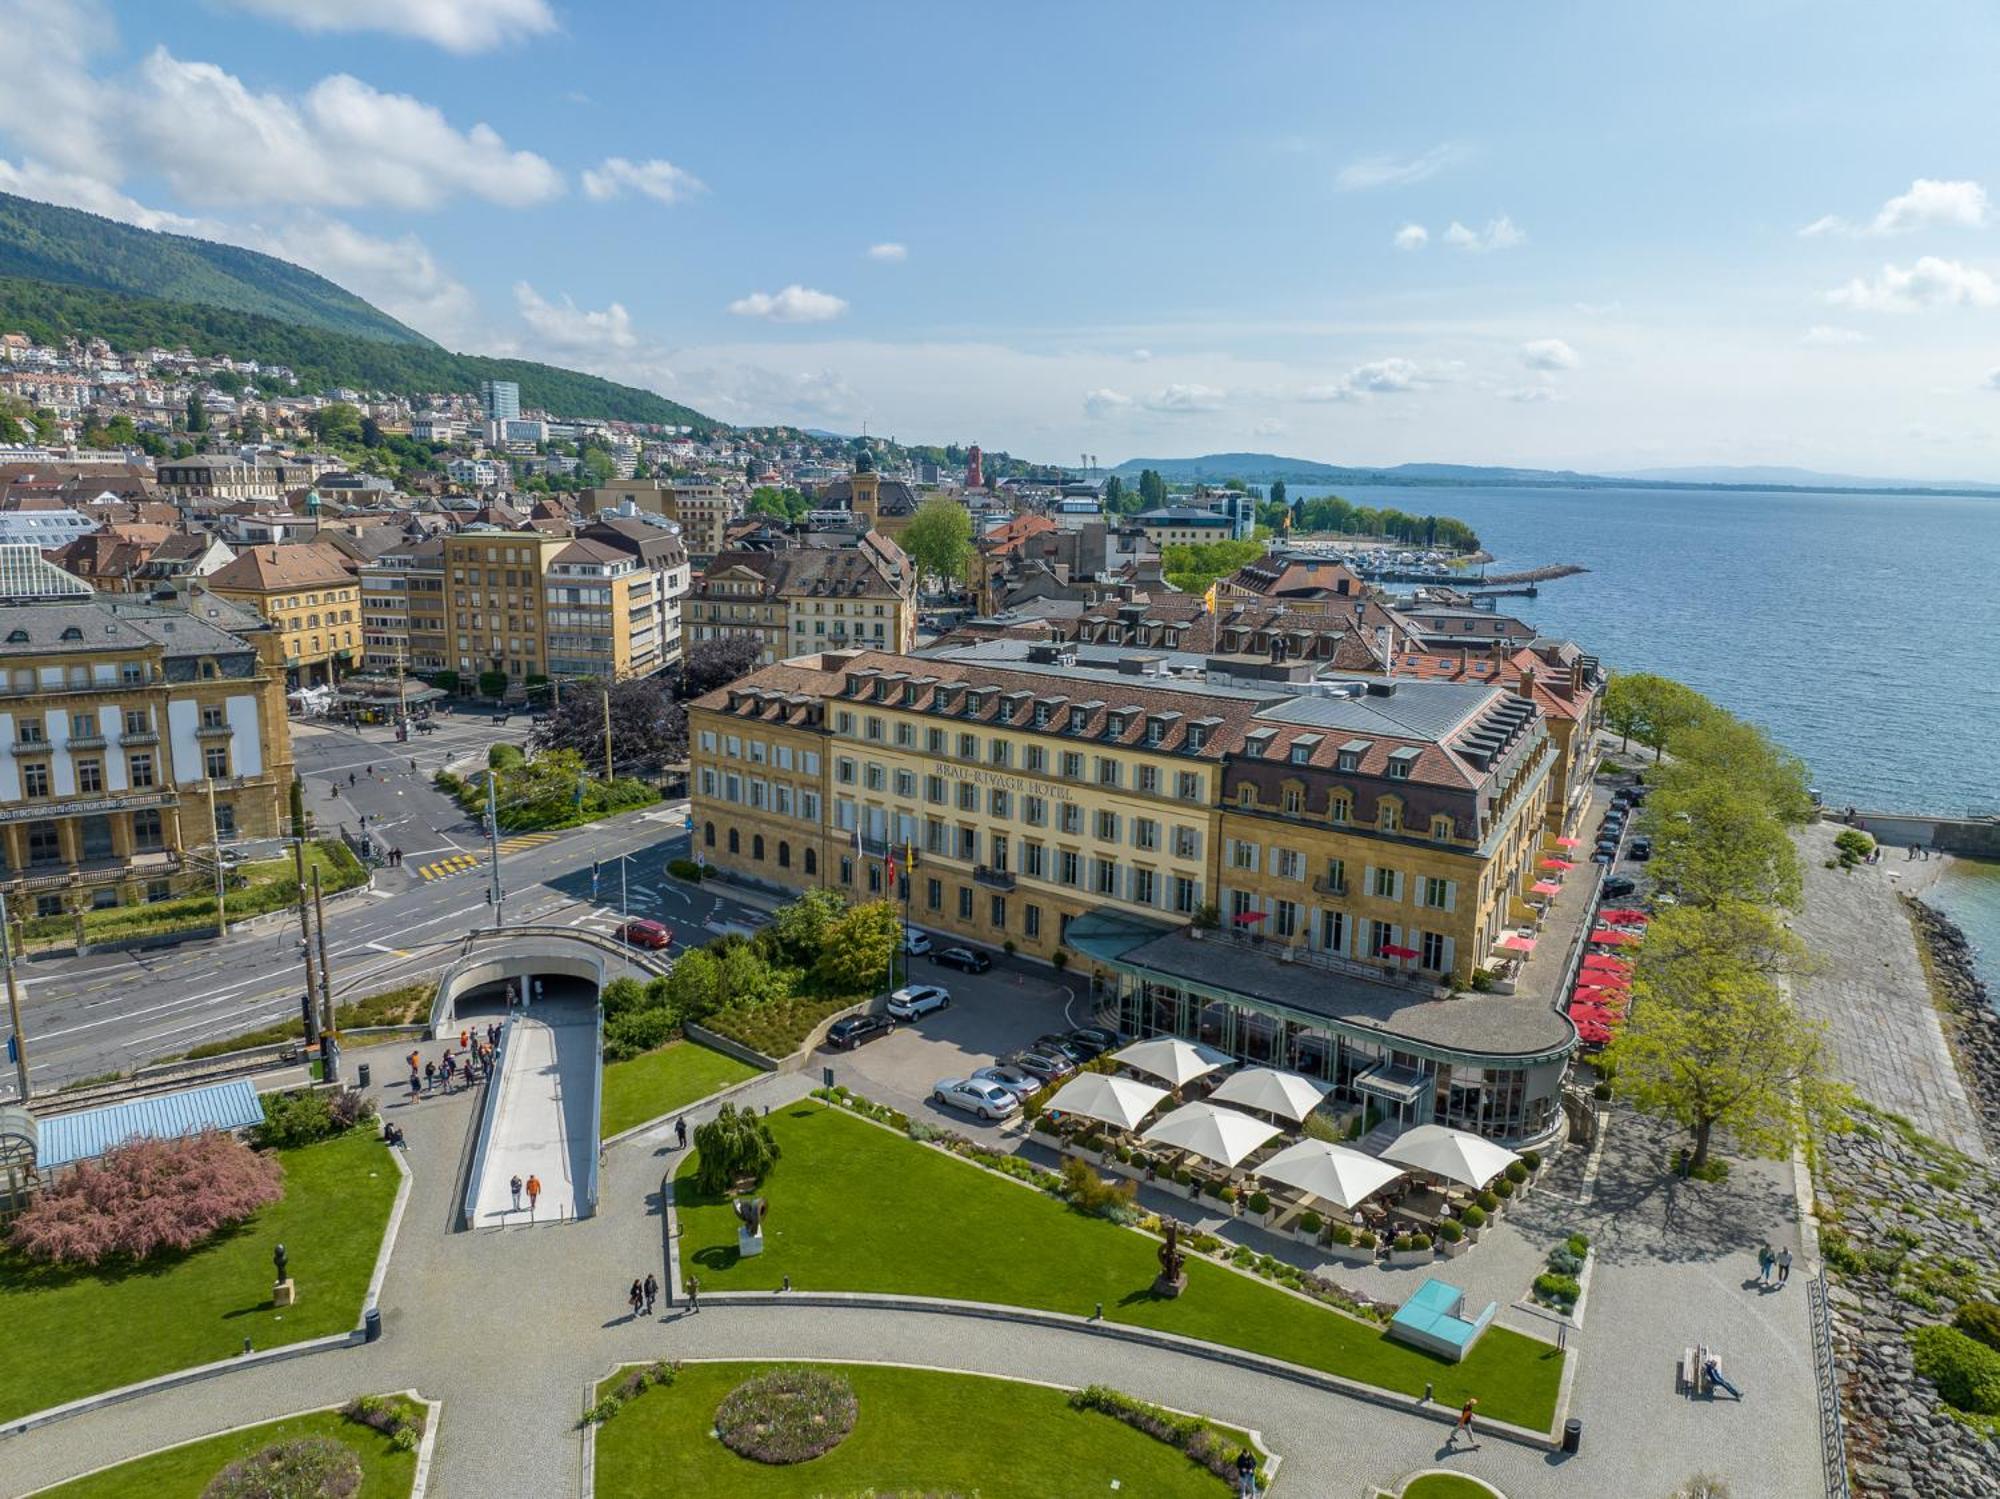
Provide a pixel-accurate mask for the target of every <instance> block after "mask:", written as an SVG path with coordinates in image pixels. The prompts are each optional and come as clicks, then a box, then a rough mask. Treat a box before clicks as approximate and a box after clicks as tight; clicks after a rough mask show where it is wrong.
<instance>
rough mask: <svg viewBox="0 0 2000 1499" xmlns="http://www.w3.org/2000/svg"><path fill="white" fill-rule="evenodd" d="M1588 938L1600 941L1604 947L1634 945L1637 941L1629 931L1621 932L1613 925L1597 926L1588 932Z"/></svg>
mask: <svg viewBox="0 0 2000 1499" xmlns="http://www.w3.org/2000/svg"><path fill="white" fill-rule="evenodd" d="M1590 940H1591V941H1592V942H1597V943H1601V944H1603V945H1604V946H1606V947H1629V946H1634V945H1636V944H1637V943H1638V941H1639V939H1638V938H1637V937H1636V936H1634V935H1633V934H1632V933H1631V932H1621V931H1619V930H1618V928H1617V927H1615V926H1601V927H1599V928H1598V929H1597V930H1596V931H1594V932H1592V933H1591V934H1590Z"/></svg>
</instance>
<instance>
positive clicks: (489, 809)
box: [486, 769, 507, 927]
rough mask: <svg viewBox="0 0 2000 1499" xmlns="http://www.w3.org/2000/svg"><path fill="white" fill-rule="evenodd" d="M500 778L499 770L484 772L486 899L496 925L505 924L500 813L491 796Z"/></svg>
mask: <svg viewBox="0 0 2000 1499" xmlns="http://www.w3.org/2000/svg"><path fill="white" fill-rule="evenodd" d="M499 779H500V772H498V771H497V770H491V769H489V770H488V771H487V772H486V854H487V859H488V862H489V863H490V865H491V867H492V871H493V883H492V888H491V889H490V890H489V891H488V892H487V897H486V898H487V899H488V900H490V901H492V902H493V924H494V925H495V926H496V927H499V926H505V925H506V924H507V916H506V910H505V907H504V906H503V905H502V902H503V901H505V900H506V898H507V897H506V895H505V894H504V893H503V892H502V891H501V889H500V813H499V809H498V808H497V807H496V805H495V803H494V798H493V787H494V785H495V783H497V782H498V781H499Z"/></svg>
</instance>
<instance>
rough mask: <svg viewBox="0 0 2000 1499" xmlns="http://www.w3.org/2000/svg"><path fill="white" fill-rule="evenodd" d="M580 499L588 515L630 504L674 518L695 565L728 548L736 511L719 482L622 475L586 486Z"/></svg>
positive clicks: (633, 507)
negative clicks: (730, 524) (631, 477)
mask: <svg viewBox="0 0 2000 1499" xmlns="http://www.w3.org/2000/svg"><path fill="white" fill-rule="evenodd" d="M579 499H580V501H581V503H582V506H583V513H584V514H585V515H589V516H598V517H606V516H608V515H609V514H610V513H611V512H613V511H617V510H621V509H627V508H629V509H632V510H636V511H641V512H643V513H645V514H647V515H658V516H664V517H665V518H666V519H668V520H670V521H673V522H674V523H675V524H676V525H678V526H679V527H680V528H681V544H682V545H683V546H685V547H686V548H687V554H688V559H689V561H690V562H692V563H693V564H694V565H695V566H696V567H702V566H706V565H707V564H708V563H709V562H710V561H711V560H713V559H714V558H715V557H717V556H718V555H720V554H721V553H723V552H725V551H727V550H728V548H729V541H728V535H727V533H728V530H729V522H730V521H731V520H732V519H733V518H734V517H735V514H736V499H735V496H733V495H732V494H730V493H729V491H727V490H725V489H724V488H723V487H722V486H721V485H720V484H673V483H668V482H667V481H666V480H664V479H621V480H619V481H618V482H617V483H615V484H604V485H599V486H598V487H597V488H595V489H586V490H584V491H583V493H582V494H581V495H580V496H579Z"/></svg>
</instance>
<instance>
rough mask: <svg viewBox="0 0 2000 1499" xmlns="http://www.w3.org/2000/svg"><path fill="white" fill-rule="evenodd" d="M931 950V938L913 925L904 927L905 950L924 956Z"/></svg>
mask: <svg viewBox="0 0 2000 1499" xmlns="http://www.w3.org/2000/svg"><path fill="white" fill-rule="evenodd" d="M930 950H931V939H930V938H929V937H927V936H925V935H924V934H923V933H922V932H920V931H918V930H917V929H916V928H915V927H913V926H906V927H904V928H903V951H904V952H907V953H915V954H916V955H917V956H918V957H922V956H923V955H924V954H925V953H927V952H929V951H930Z"/></svg>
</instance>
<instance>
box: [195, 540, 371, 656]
mask: <svg viewBox="0 0 2000 1499" xmlns="http://www.w3.org/2000/svg"><path fill="white" fill-rule="evenodd" d="M207 586H208V588H209V590H210V591H211V592H213V593H216V594H219V595H221V596H222V597H223V598H225V599H229V600H230V601H232V602H233V603H237V604H241V605H243V606H244V607H245V608H247V609H253V610H255V611H256V612H257V613H258V614H259V615H261V616H262V617H263V618H265V619H267V620H269V621H270V622H271V623H272V624H273V625H274V626H276V627H277V629H278V631H279V633H280V635H281V636H282V637H283V639H284V661H285V666H286V669H287V671H288V672H289V674H290V676H291V678H292V681H293V684H294V685H299V684H307V683H311V684H317V683H324V682H334V681H337V680H339V679H340V678H341V677H343V676H345V675H346V674H347V673H348V672H349V671H350V670H352V669H353V667H354V666H355V665H356V664H357V663H358V662H359V660H360V657H361V644H362V642H361V634H362V627H361V580H360V578H359V577H358V576H357V575H356V570H355V568H354V566H353V564H352V563H351V561H350V560H349V559H348V558H346V557H345V556H343V555H342V554H341V553H340V552H337V551H335V550H334V549H333V548H331V547H324V546H318V545H295V546H253V547H245V548H243V549H242V550H241V551H239V552H238V553H237V554H236V558H235V560H234V561H232V562H230V563H228V564H227V565H225V566H223V567H221V568H219V569H217V570H216V571H215V572H213V573H211V574H209V577H208V583H207Z"/></svg>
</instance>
